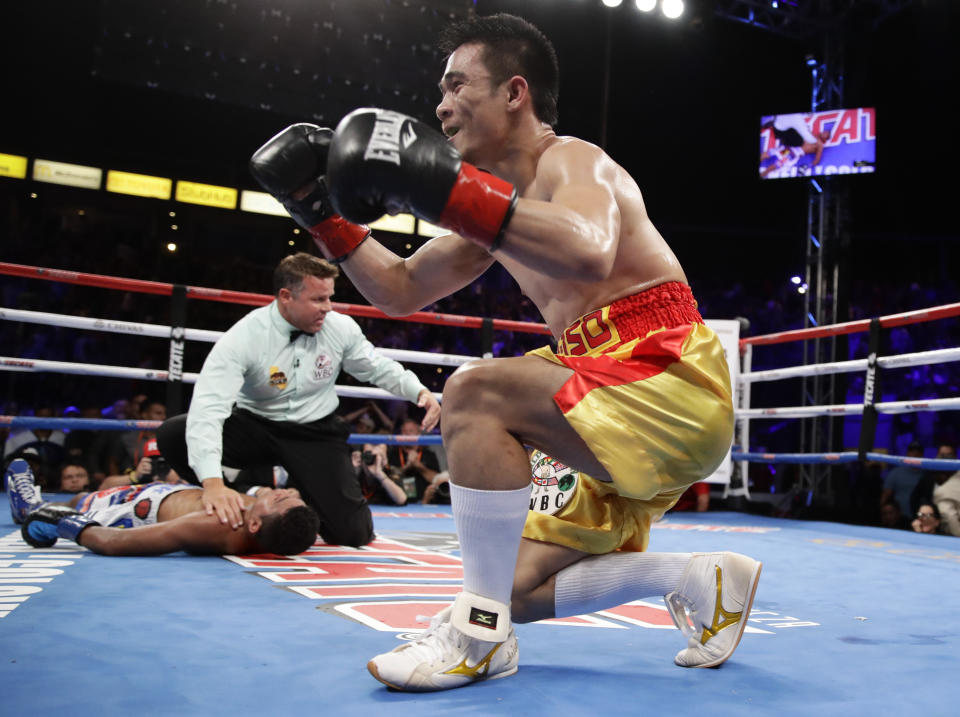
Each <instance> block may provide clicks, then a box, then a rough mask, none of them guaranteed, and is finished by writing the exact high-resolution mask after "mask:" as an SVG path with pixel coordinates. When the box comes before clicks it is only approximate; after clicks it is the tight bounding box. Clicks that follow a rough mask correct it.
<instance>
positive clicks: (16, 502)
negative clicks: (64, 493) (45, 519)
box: [6, 458, 43, 523]
mask: <svg viewBox="0 0 960 717" xmlns="http://www.w3.org/2000/svg"><path fill="white" fill-rule="evenodd" d="M6 484H7V496H8V498H9V500H10V514H11V515H12V516H13V522H14V523H22V522H23V519H24V518H26V517H27V513H29V512H30V511H31V510H34V509H36V508H38V507H40V504H41V503H42V502H43V499H42V498H41V496H40V486H38V485H37V484H36V481H34V479H33V471H32V470H30V464H29V463H27V462H26V461H25V460H23V459H22V458H16V459H14V460H12V461H10V465H9V466H7V473H6Z"/></svg>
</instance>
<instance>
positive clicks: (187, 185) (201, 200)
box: [175, 181, 237, 209]
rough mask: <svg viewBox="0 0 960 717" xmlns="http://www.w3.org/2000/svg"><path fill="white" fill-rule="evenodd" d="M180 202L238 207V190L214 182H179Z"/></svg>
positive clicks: (229, 207)
mask: <svg viewBox="0 0 960 717" xmlns="http://www.w3.org/2000/svg"><path fill="white" fill-rule="evenodd" d="M175 199H176V200H177V201H178V202H186V203H187V204H202V205H203V206H205V207H220V208H221V209H236V207H237V190H236V189H233V188H231V187H218V186H216V185H213V184H198V183H197V182H182V181H180V182H177V194H176V197H175Z"/></svg>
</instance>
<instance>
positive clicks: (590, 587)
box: [553, 552, 691, 617]
mask: <svg viewBox="0 0 960 717" xmlns="http://www.w3.org/2000/svg"><path fill="white" fill-rule="evenodd" d="M690 558H691V554H690V553H627V552H623V553H609V554H607V555H595V556H592V557H589V558H584V559H583V560H580V561H578V562H576V563H574V564H573V565H568V566H567V567H565V568H564V569H563V570H561V571H560V572H559V573H557V582H556V588H555V590H554V598H553V599H554V609H555V610H556V616H557V617H571V616H573V615H586V614H588V613H591V612H596V611H597V610H605V609H607V608H611V607H616V606H617V605H623V604H624V603H627V602H630V601H631V600H639V599H641V598H645V597H655V596H661V595H666V594H667V593H668V592H670V591H671V590H674V589H676V587H677V586H678V585H679V584H680V578H681V576H682V575H683V569H684V568H685V567H686V566H687V563H688V562H689V560H690Z"/></svg>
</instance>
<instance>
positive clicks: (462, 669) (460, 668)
mask: <svg viewBox="0 0 960 717" xmlns="http://www.w3.org/2000/svg"><path fill="white" fill-rule="evenodd" d="M502 644H503V643H502V642H498V643H497V644H496V645H494V646H493V649H491V650H490V652H488V653H487V656H486V657H484V658H483V659H482V660H480V661H479V662H478V663H477V664H476V665H474V666H473V667H469V666H468V665H467V658H466V657H464V658H463V660H462V661H461V662H460V664H459V665H457V666H456V667H451V668H450V669H449V670H446V671H444V674H445V675H463V676H464V677H469V678H471V679H474V680H476V679H481V678H484V677H486V676H487V673H488V672H489V671H490V660H492V659H493V656H494V655H495V654H497V650H499V649H500V645H502Z"/></svg>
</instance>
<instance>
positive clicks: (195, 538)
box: [6, 459, 319, 555]
mask: <svg viewBox="0 0 960 717" xmlns="http://www.w3.org/2000/svg"><path fill="white" fill-rule="evenodd" d="M6 483H7V493H8V496H9V499H10V511H11V513H12V514H13V520H14V522H16V523H20V524H22V527H21V535H22V536H23V539H24V540H25V541H26V542H27V543H29V544H30V545H32V546H33V547H35V548H48V547H50V546H52V545H53V544H54V543H56V542H57V539H58V538H68V539H69V540H73V541H75V542H76V543H78V544H79V545H82V546H83V547H85V548H87V549H89V550H91V551H93V552H94V553H100V554H101V555H162V554H164V553H172V552H176V551H179V550H184V551H186V552H188V553H193V554H196V555H243V554H249V553H275V554H278V555H296V554H298V553H302V552H303V551H304V550H306V549H307V548H308V547H310V546H311V545H313V543H314V541H315V540H316V538H317V528H318V526H319V518H318V517H317V514H316V512H314V510H313V509H312V508H310V507H308V506H307V505H306V504H305V503H304V502H303V500H302V499H301V498H300V494H299V493H298V492H297V491H296V490H294V489H285V490H275V489H273V488H267V487H264V488H260V489H259V491H258V492H257V494H256V495H255V496H250V495H244V496H242V497H243V502H244V508H243V515H242V518H243V520H242V524H241V525H240V527H239V528H236V529H234V528H232V527H231V526H230V525H226V524H224V523H222V522H221V521H220V520H219V519H218V518H217V516H216V515H207V513H206V511H205V509H204V506H203V501H202V496H203V489H202V488H200V487H197V486H187V485H172V484H169V483H149V484H147V485H138V486H118V487H116V488H110V489H108V490H103V491H100V492H98V493H80V494H79V495H77V496H74V497H73V498H71V499H70V501H69V502H67V503H45V502H43V501H42V500H41V498H40V491H39V490H38V488H37V485H36V482H35V481H34V477H33V472H32V471H31V470H30V466H29V465H28V464H27V462H26V461H24V460H20V459H18V460H15V461H12V462H11V463H10V466H9V467H8V469H7V473H6Z"/></svg>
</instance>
